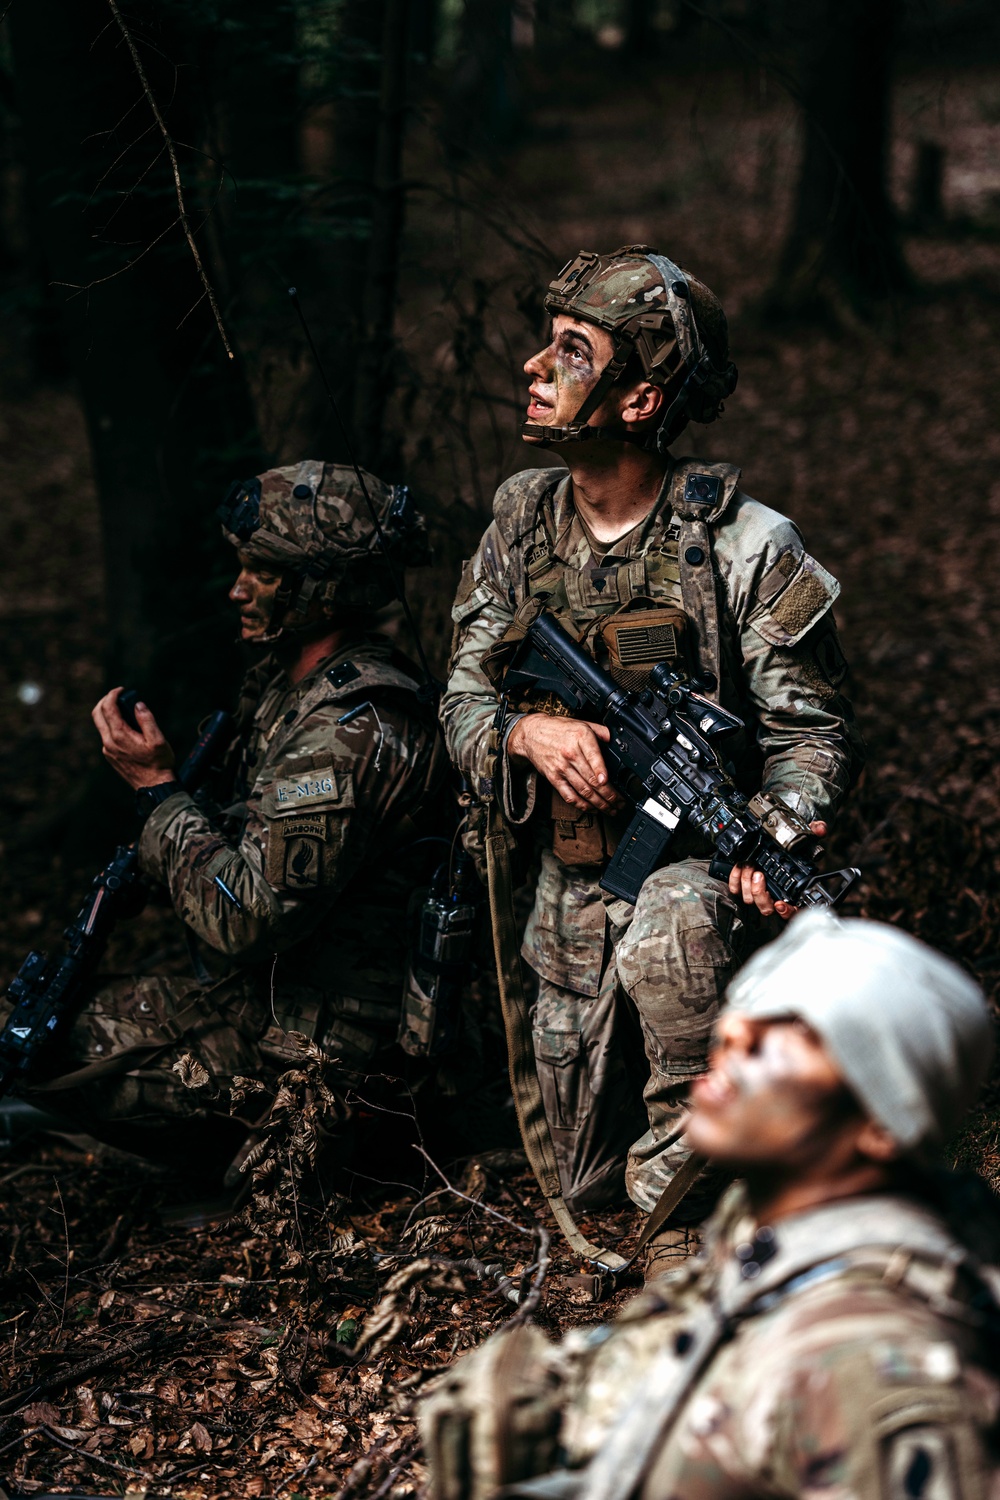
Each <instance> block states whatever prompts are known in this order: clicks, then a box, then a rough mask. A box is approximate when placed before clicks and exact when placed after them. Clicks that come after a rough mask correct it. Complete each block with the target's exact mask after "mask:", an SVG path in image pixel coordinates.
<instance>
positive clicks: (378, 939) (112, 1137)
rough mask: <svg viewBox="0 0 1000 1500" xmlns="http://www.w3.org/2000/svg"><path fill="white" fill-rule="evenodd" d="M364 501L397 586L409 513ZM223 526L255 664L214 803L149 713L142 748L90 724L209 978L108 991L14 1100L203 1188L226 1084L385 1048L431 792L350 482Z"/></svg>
mask: <svg viewBox="0 0 1000 1500" xmlns="http://www.w3.org/2000/svg"><path fill="white" fill-rule="evenodd" d="M367 484H368V488H369V491H370V493H371V495H372V497H373V499H374V502H375V505H376V508H377V509H378V510H379V511H380V512H381V519H382V524H383V527H384V529H385V534H386V537H387V539H388V545H389V547H390V549H391V551H392V553H393V555H394V556H393V560H394V564H395V568H396V570H397V572H398V573H401V572H402V569H403V568H404V567H405V566H406V565H407V564H409V563H419V562H421V561H426V550H427V549H426V539H425V535H424V530H423V524H422V521H421V519H420V517H419V516H413V515H410V514H405V513H404V514H403V517H402V520H401V521H400V522H399V524H394V515H395V512H397V511H399V510H400V506H399V505H398V504H397V503H396V502H399V501H402V500H403V499H404V498H405V496H404V495H403V494H401V493H397V492H396V491H393V490H391V489H390V487H389V486H387V485H384V484H382V483H381V482H380V481H379V480H378V479H375V478H374V477H372V476H368V478H367ZM220 516H222V517H223V529H224V533H225V535H226V538H227V540H228V541H229V542H230V543H231V544H232V545H233V546H234V547H235V548H236V551H237V556H238V558H239V568H240V572H239V577H238V578H237V580H236V582H235V584H234V585H233V587H232V590H231V591H230V595H229V597H230V599H231V600H232V601H233V603H234V604H236V605H238V606H239V612H240V632H241V635H242V639H243V640H244V641H245V642H247V643H248V644H250V645H255V646H256V645H261V646H265V647H269V648H270V650H269V652H268V654H267V655H266V656H264V658H263V659H262V660H261V661H260V662H259V663H258V664H257V665H256V666H254V667H253V668H252V670H251V671H250V672H249V674H248V676H247V678H246V680H245V682H244V684H243V688H242V692H241V695H240V701H239V709H238V715H237V738H236V741H235V743H234V745H233V747H232V750H231V753H230V763H229V768H228V774H229V780H230V786H229V795H230V798H231V801H230V803H229V805H228V806H226V807H225V808H224V809H222V810H220V811H217V812H213V811H209V810H206V808H205V807H204V806H203V805H202V804H201V803H200V802H198V801H195V800H194V799H193V798H192V797H191V796H189V795H188V793H186V792H185V791H184V790H183V789H182V788H181V787H180V785H179V783H178V782H177V781H176V779H175V778H174V772H173V766H174V755H173V751H172V749H171V747H170V746H169V745H168V744H167V743H166V741H165V739H164V737H163V734H162V733H161V731H160V729H159V727H158V725H157V723H156V720H155V718H154V716H153V714H152V713H151V712H150V710H149V709H148V708H147V707H146V706H144V705H143V704H139V705H138V707H137V708H136V719H137V722H138V732H135V731H133V730H132V729H131V728H130V727H129V726H128V724H127V723H126V722H125V720H124V719H123V718H122V716H121V714H120V712H119V710H118V704H117V697H118V691H119V690H118V689H115V690H114V691H112V692H110V693H109V694H107V696H106V697H104V698H103V699H102V700H101V702H100V703H98V705H97V707H96V708H95V709H94V715H93V717H94V722H95V724H96V726H97V729H98V731H99V733H100V736H101V741H102V744H103V747H104V754H105V756H106V757H107V759H108V760H109V762H110V763H111V765H112V766H113V767H114V769H115V770H116V771H117V772H118V774H119V775H120V776H121V777H122V778H123V779H124V780H125V781H126V782H127V783H128V784H129V786H131V787H133V788H134V789H135V793H136V803H137V809H138V812H139V816H140V818H141V819H142V832H141V835H140V840H139V854H140V865H141V869H142V872H143V874H144V875H145V876H146V877H147V878H148V879H149V880H150V881H152V882H155V883H156V884H158V885H160V886H162V887H164V888H165V889H166V891H167V893H168V894H169V898H170V901H171V903H172V905H173V907H174V911H175V912H176V914H177V916H178V918H179V919H180V920H181V922H183V923H184V925H185V928H186V933H187V936H188V937H189V942H190V941H192V940H193V941H194V942H195V943H196V944H201V945H205V946H204V947H202V949H201V953H202V955H203V956H207V957H209V958H210V959H211V952H212V950H214V954H215V955H217V956H218V957H219V958H221V960H222V961H223V963H222V968H223V971H224V977H223V978H222V979H221V980H219V981H218V982H215V983H211V981H210V979H209V975H208V974H207V973H206V972H205V969H204V966H203V963H202V962H201V961H200V960H199V961H198V968H199V970H200V971H201V974H202V979H203V980H205V981H206V982H204V983H195V982H193V981H192V980H183V979H179V978H176V977H173V976H168V977H164V976H159V975H144V976H138V977H128V978H114V979H109V980H108V981H107V982H105V983H102V984H101V985H100V987H99V988H98V989H97V991H96V993H95V994H94V996H93V999H92V1000H91V1001H90V1003H89V1004H88V1005H87V1007H86V1008H85V1010H84V1011H83V1012H82V1014H81V1015H80V1016H79V1018H78V1020H77V1021H76V1023H75V1025H74V1027H73V1028H72V1031H71V1032H70V1033H69V1035H68V1037H67V1039H66V1042H65V1043H64V1045H63V1046H62V1047H61V1049H60V1053H59V1055H58V1056H57V1057H55V1058H53V1059H51V1060H50V1071H57V1072H58V1074H59V1076H58V1077H56V1078H54V1079H51V1080H49V1081H47V1082H46V1083H44V1084H43V1085H42V1088H41V1089H39V1090H36V1091H34V1092H32V1091H29V1092H28V1093H27V1095H26V1097H28V1098H29V1099H32V1101H33V1102H37V1103H39V1104H41V1105H42V1106H43V1107H45V1108H48V1109H53V1108H54V1109H56V1110H58V1111H59V1112H60V1113H62V1114H64V1115H69V1116H70V1117H72V1118H74V1119H76V1120H78V1121H80V1123H82V1124H83V1125H85V1126H86V1128H87V1129H89V1130H90V1131H91V1132H92V1133H93V1134H95V1135H98V1136H99V1137H101V1138H102V1139H104V1140H107V1141H109V1142H111V1143H113V1144H118V1145H121V1146H124V1147H126V1148H127V1149H129V1150H131V1151H138V1152H142V1153H145V1154H148V1155H150V1156H152V1157H154V1158H157V1159H159V1160H161V1161H165V1162H183V1163H184V1164H185V1167H186V1168H187V1169H188V1170H191V1169H194V1170H196V1171H197V1170H201V1171H203V1172H205V1173H206V1174H207V1175H211V1173H212V1171H213V1170H214V1169H217V1167H218V1166H219V1165H221V1162H220V1161H219V1160H218V1153H219V1151H221V1152H222V1153H223V1157H224V1156H225V1154H226V1153H228V1154H229V1155H231V1154H232V1150H233V1129H232V1122H230V1121H229V1120H228V1108H229V1096H228V1090H229V1086H230V1084H231V1081H232V1079H233V1078H234V1077H236V1076H240V1075H242V1076H244V1077H247V1078H251V1079H259V1078H272V1079H273V1077H274V1076H275V1075H276V1074H277V1073H280V1072H281V1071H283V1069H284V1068H285V1067H288V1066H289V1064H290V1062H291V1061H292V1060H294V1059H296V1058H301V1053H297V1052H296V1049H295V1047H294V1046H293V1044H292V1043H291V1042H290V1041H289V1038H288V1036H287V1033H288V1032H292V1031H295V1032H299V1033H304V1034H305V1035H306V1036H307V1037H309V1038H312V1039H315V1040H316V1041H317V1042H319V1043H320V1044H321V1046H322V1047H323V1049H324V1050H325V1051H327V1052H328V1053H330V1054H331V1055H332V1056H333V1057H334V1058H335V1059H337V1060H338V1061H339V1062H340V1063H341V1064H342V1065H343V1067H344V1069H345V1070H354V1071H355V1072H357V1071H358V1070H360V1071H366V1070H369V1069H371V1068H373V1067H374V1068H377V1067H378V1062H379V1058H380V1056H382V1055H383V1054H384V1053H385V1052H386V1051H387V1049H388V1048H390V1047H391V1046H392V1044H393V1043H394V1042H395V1039H396V1035H397V1029H398V1026H399V1018H400V1004H401V995H402V987H403V977H404V968H405V962H406V952H405V932H406V921H405V915H406V906H407V900H408V897H409V894H410V891H411V889H412V887H413V884H414V880H415V871H417V870H418V869H419V868H421V867H419V866H417V865H415V863H414V856H413V854H412V853H411V852H409V851H410V850H411V849H412V846H413V845H414V843H415V842H416V840H417V839H419V838H420V837H421V836H422V835H423V834H425V833H429V832H431V831H432V829H431V826H430V825H431V823H432V821H433V819H434V818H435V815H436V814H438V813H439V812H440V800H439V798H438V792H439V791H440V789H441V787H442V784H443V780H444V775H445V756H444V753H443V750H442V748H441V745H440V740H439V737H438V735H437V734H436V726H435V723H434V718H433V710H432V709H431V708H430V707H429V706H428V705H427V704H426V703H425V702H424V701H423V699H422V697H421V695H420V691H419V688H420V684H419V677H418V673H417V671H416V669H415V668H414V667H413V666H412V664H411V663H410V662H408V661H407V660H406V659H405V658H404V657H402V656H400V654H399V653H398V652H397V651H395V650H394V649H393V647H392V645H391V643H390V642H389V640H388V639H386V637H385V636H382V635H377V634H373V633H371V630H370V619H371V616H372V614H373V612H374V611H376V610H378V609H379V608H381V607H382V606H384V605H386V604H388V603H389V602H390V601H391V599H392V598H393V597H394V583H393V578H392V573H391V571H390V568H389V567H388V566H387V563H386V560H385V557H384V556H383V554H382V552H381V551H380V548H379V545H378V542H377V540H376V537H375V535H374V528H373V526H372V522H371V520H370V517H369V515H368V512H367V509H366V507H365V504H364V500H363V496H362V493H361V489H360V486H359V484H358V481H357V479H356V477H355V474H354V471H353V470H352V469H348V468H344V467H340V466H337V465H333V464H323V463H318V462H304V463H300V464H296V465H292V466H289V467H287V468H280V469H272V470H270V471H268V472H267V473H265V474H263V475H261V476H260V477H259V478H257V479H254V480H251V481H248V482H246V483H239V484H237V485H234V486H233V487H232V489H231V490H230V493H229V496H228V497H227V501H226V504H225V505H224V507H223V508H222V509H221V510H220ZM433 831H435V832H440V829H435V830H433ZM215 967H216V969H217V970H218V969H219V967H220V965H219V963H218V962H216V963H215Z"/></svg>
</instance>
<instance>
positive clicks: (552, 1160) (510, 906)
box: [486, 797, 703, 1272]
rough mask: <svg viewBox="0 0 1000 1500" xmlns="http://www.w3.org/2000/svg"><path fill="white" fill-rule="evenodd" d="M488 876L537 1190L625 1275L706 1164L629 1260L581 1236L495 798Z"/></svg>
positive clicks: (668, 1196) (586, 1246)
mask: <svg viewBox="0 0 1000 1500" xmlns="http://www.w3.org/2000/svg"><path fill="white" fill-rule="evenodd" d="M486 871H487V882H488V886H489V900H490V920H491V924H492V928H493V951H494V954H495V956H496V966H497V983H498V986H499V991H500V1007H501V1010H502V1011H503V1021H504V1030H505V1032H506V1035H507V1058H508V1066H509V1068H510V1084H511V1090H512V1092H513V1095H514V1108H515V1109H516V1111H517V1123H518V1125H519V1127H520V1131H521V1140H522V1141H523V1143H524V1150H525V1154H526V1155H527V1158H528V1162H529V1163H530V1166H531V1170H532V1171H533V1172H534V1174H535V1177H536V1178H537V1179H538V1185H539V1187H540V1188H541V1190H542V1192H543V1193H544V1194H545V1198H546V1200H547V1202H548V1205H549V1208H550V1209H551V1211H552V1216H553V1218H554V1219H555V1221H556V1223H557V1224H558V1225H559V1228H560V1229H561V1230H562V1233H563V1235H564V1237H565V1239H566V1241H567V1243H568V1244H569V1246H570V1248H571V1249H572V1250H573V1251H575V1253H576V1254H577V1255H580V1256H583V1257H584V1258H585V1259H586V1260H590V1261H595V1262H596V1263H597V1264H598V1265H599V1266H601V1267H602V1268H603V1269H605V1270H608V1271H612V1272H620V1271H624V1270H625V1269H626V1268H627V1267H628V1266H630V1265H631V1264H632V1262H633V1261H634V1260H635V1258H636V1256H637V1255H639V1254H640V1253H641V1252H642V1250H643V1249H645V1247H646V1245H647V1244H648V1243H649V1241H650V1240H651V1239H652V1238H653V1236H654V1235H655V1234H657V1233H658V1232H659V1230H660V1229H661V1228H662V1226H663V1224H664V1222H665V1221H666V1220H667V1218H668V1217H669V1216H670V1214H672V1213H673V1211H674V1209H675V1208H676V1207H677V1205H678V1204H679V1203H680V1201H681V1199H682V1198H683V1197H684V1195H685V1193H686V1192H687V1191H688V1189H689V1188H690V1186H691V1184H692V1183H693V1182H694V1180H695V1178H696V1177H697V1176H698V1174H699V1172H700V1171H701V1168H702V1165H703V1162H702V1160H701V1159H700V1158H699V1157H694V1156H692V1157H690V1158H689V1159H688V1160H687V1161H686V1162H685V1163H684V1164H683V1166H681V1167H680V1168H679V1170H678V1171H677V1172H675V1174H674V1176H673V1178H672V1179H671V1181H670V1182H669V1183H668V1184H667V1186H666V1187H665V1188H664V1190H663V1192H662V1194H661V1195H660V1199H659V1202H658V1203H657V1205H656V1207H655V1208H654V1210H653V1212H652V1214H651V1215H650V1217H649V1219H648V1221H647V1223H646V1224H645V1226H644V1228H643V1232H642V1234H641V1235H640V1237H639V1243H638V1245H637V1246H636V1248H635V1250H634V1252H633V1253H632V1255H631V1256H630V1257H629V1259H628V1260H625V1259H624V1257H623V1256H621V1255H619V1254H618V1253H617V1252H616V1251H614V1250H602V1249H600V1248H599V1247H598V1246H597V1245H595V1244H593V1243H592V1242H591V1241H590V1240H588V1239H587V1238H586V1236H585V1235H584V1234H582V1233H581V1231H580V1230H579V1228H578V1227H577V1224H576V1221H575V1220H574V1218H573V1215H572V1214H571V1213H570V1211H569V1208H568V1207H567V1205H566V1202H565V1200H564V1198H563V1196H562V1190H561V1184H560V1181H559V1168H558V1165H557V1163H556V1153H555V1147H554V1146H553V1144H552V1136H551V1134H550V1133H549V1122H548V1120H547V1119H546V1116H545V1106H544V1105H543V1103H542V1091H541V1088H540V1087H539V1083H538V1074H537V1073H536V1071H535V1051H534V1047H533V1045H532V1037H531V1018H530V1016H529V1014H528V1002H527V997H526V995H525V993H524V976H523V974H522V972H521V955H520V952H519V950H518V946H517V923H516V921H515V917H514V890H513V880H512V876H511V864H510V849H509V846H508V844H507V836H506V830H505V828H504V822H503V814H502V812H501V810H500V807H499V806H498V802H497V799H496V798H495V797H494V798H492V799H491V800H490V803H489V805H488V807H487V813H486Z"/></svg>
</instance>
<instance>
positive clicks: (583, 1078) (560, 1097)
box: [532, 1026, 591, 1130]
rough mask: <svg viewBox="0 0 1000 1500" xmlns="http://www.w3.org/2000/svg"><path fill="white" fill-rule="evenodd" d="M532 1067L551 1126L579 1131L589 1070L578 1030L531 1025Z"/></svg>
mask: <svg viewBox="0 0 1000 1500" xmlns="http://www.w3.org/2000/svg"><path fill="white" fill-rule="evenodd" d="M532 1038H533V1041H534V1048H535V1068H536V1070H537V1073H538V1083H539V1087H540V1088H541V1091H542V1101H543V1103H544V1105H545V1114H546V1117H547V1119H548V1121H549V1124H550V1126H551V1127H552V1128H553V1129H559V1130H579V1128H580V1126H581V1125H582V1124H583V1122H584V1120H586V1118H587V1115H588V1114H589V1112H590V1102H591V1094H590V1072H589V1069H588V1067H587V1053H586V1049H585V1047H584V1045H583V1033H582V1032H580V1031H550V1030H548V1029H547V1028H543V1027H540V1026H535V1027H533V1028H532Z"/></svg>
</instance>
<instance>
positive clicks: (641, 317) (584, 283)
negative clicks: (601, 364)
mask: <svg viewBox="0 0 1000 1500" xmlns="http://www.w3.org/2000/svg"><path fill="white" fill-rule="evenodd" d="M545 306H546V308H547V310H548V311H549V312H550V313H552V314H556V313H564V314H568V315H569V316H571V317H576V318H581V319H583V320H584V321H585V322H589V323H596V324H597V325H598V327H600V328H604V329H606V330H607V331H608V332H609V333H611V335H612V337H613V338H615V340H616V343H617V342H621V343H622V344H624V347H625V348H626V349H627V348H628V342H627V341H628V340H631V341H632V345H633V348H634V351H635V355H636V356H637V358H638V360H639V362H640V364H641V366H642V370H643V374H644V375H645V377H646V379H647V380H650V381H653V382H654V383H655V384H659V385H666V386H669V385H670V383H671V382H672V381H673V380H674V379H675V377H676V376H677V375H678V372H679V370H682V369H685V368H686V369H689V370H690V369H692V368H693V367H694V366H695V365H698V366H699V369H700V375H699V378H698V380H697V381H696V382H694V383H693V384H692V383H690V382H688V383H686V385H685V389H684V395H683V409H682V412H681V413H678V414H676V415H677V416H678V417H681V418H682V419H683V420H686V419H687V418H688V417H690V418H692V419H693V420H694V421H696V422H702V423H707V422H713V421H715V419H716V418H717V417H718V416H720V415H721V412H722V403H723V402H724V400H725V399H726V397H727V396H729V395H731V394H732V392H733V390H734V389H735V387H736V379H737V372H736V366H735V365H733V364H731V363H730V361H729V331H728V325H727V323H726V315H725V313H724V312H723V310H722V304H721V303H720V302H719V299H718V298H717V297H716V296H715V294H714V293H713V292H711V291H710V290H709V289H708V287H707V286H705V285H704V283H703V282H701V281H699V280H698V279H697V277H695V276H691V275H690V274H689V273H688V272H687V271H684V270H682V269H681V268H680V267H679V266H676V265H675V264H674V262H673V261H672V260H669V259H668V258H667V257H666V256H664V255H661V254H660V253H659V252H658V251H656V250H653V249H652V248H651V247H650V246H649V245H625V246H623V247H622V249H620V250H614V251H612V252H611V254H610V255H596V254H594V253H593V252H591V251H581V252H580V254H578V255H577V256H575V257H574V258H573V260H571V261H570V262H569V263H568V264H567V265H566V266H564V267H563V269H562V270H561V271H560V273H559V275H558V276H557V277H556V278H555V280H554V281H552V282H551V283H550V284H549V289H548V293H547V295H546V298H545ZM688 386H689V388H688ZM679 430H680V428H678V427H677V426H676V420H675V419H672V420H671V427H670V432H669V433H666V434H664V435H663V441H664V442H669V441H672V436H673V435H675V432H676V431H679Z"/></svg>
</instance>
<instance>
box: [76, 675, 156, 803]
mask: <svg viewBox="0 0 1000 1500" xmlns="http://www.w3.org/2000/svg"><path fill="white" fill-rule="evenodd" d="M120 692H121V688H120V687H117V688H112V689H111V692H110V693H106V694H105V695H104V697H103V698H102V699H101V701H100V703H98V704H97V706H96V708H95V709H94V711H93V713H92V714H91V718H92V719H93V721H94V723H95V725H96V726H97V732H98V734H99V735H100V736H101V745H102V746H103V749H104V754H105V756H106V758H107V759H108V760H109V761H110V762H111V764H112V766H114V768H115V770H116V771H117V772H118V775H119V776H120V777H121V778H122V780H123V781H127V782H128V784H129V786H130V787H132V788H133V789H134V790H135V791H138V789H139V788H140V787H143V786H159V785H160V783H161V782H163V781H173V780H174V774H173V765H174V752H173V751H172V750H171V748H170V746H169V745H168V744H167V742H166V740H165V739H164V738H163V731H162V730H161V729H160V726H159V725H158V724H157V722H156V720H155V719H154V718H153V715H152V714H151V713H150V711H149V709H148V708H147V707H146V705H145V703H137V704H136V706H135V717H136V723H137V724H138V725H139V730H140V733H138V734H137V733H136V731H135V730H134V729H130V728H129V726H128V725H127V724H126V723H125V720H124V719H123V718H122V716H121V714H120V713H119V712H118V694H119V693H120Z"/></svg>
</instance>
